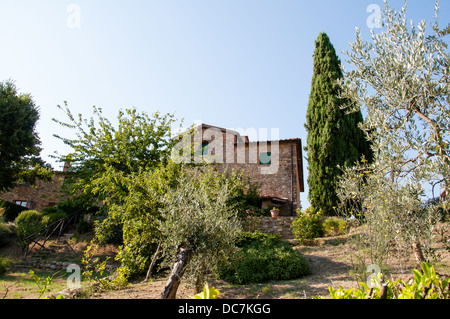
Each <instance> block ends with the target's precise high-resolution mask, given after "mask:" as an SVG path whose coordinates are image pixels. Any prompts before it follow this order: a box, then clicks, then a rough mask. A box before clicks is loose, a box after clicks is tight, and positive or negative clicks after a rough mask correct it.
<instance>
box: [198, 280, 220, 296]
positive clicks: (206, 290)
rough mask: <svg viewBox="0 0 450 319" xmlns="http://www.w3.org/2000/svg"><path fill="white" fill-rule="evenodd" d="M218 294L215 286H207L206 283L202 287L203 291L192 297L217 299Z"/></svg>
mask: <svg viewBox="0 0 450 319" xmlns="http://www.w3.org/2000/svg"><path fill="white" fill-rule="evenodd" d="M219 295H220V292H219V290H217V289H215V288H209V286H208V283H206V284H205V286H204V287H203V291H202V292H200V293H198V294H196V295H195V296H194V299H217V297H218V296H219Z"/></svg>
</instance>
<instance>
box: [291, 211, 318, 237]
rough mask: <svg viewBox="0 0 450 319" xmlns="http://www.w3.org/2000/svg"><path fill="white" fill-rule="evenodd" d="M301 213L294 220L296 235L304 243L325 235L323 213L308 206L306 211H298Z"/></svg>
mask: <svg viewBox="0 0 450 319" xmlns="http://www.w3.org/2000/svg"><path fill="white" fill-rule="evenodd" d="M297 212H298V213H299V215H298V216H297V217H296V218H295V219H294V220H293V222H292V230H293V232H294V237H295V238H296V239H297V240H298V241H299V242H300V244H304V243H306V242H308V240H311V239H314V238H318V237H322V236H323V231H324V228H323V223H322V213H321V212H315V211H314V210H313V209H311V208H307V209H306V210H305V212H301V211H300V210H298V211H297Z"/></svg>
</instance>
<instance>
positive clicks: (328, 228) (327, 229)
mask: <svg viewBox="0 0 450 319" xmlns="http://www.w3.org/2000/svg"><path fill="white" fill-rule="evenodd" d="M322 226H323V231H324V234H325V235H326V236H338V235H343V234H345V231H346V223H345V220H344V219H342V218H339V217H328V218H325V219H324V221H323V223H322Z"/></svg>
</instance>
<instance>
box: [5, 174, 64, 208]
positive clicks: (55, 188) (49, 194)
mask: <svg viewBox="0 0 450 319" xmlns="http://www.w3.org/2000/svg"><path fill="white" fill-rule="evenodd" d="M66 176H67V173H66V172H65V171H62V172H55V173H54V176H53V177H52V180H51V181H50V182H43V181H38V182H37V183H36V185H35V186H30V185H29V184H18V185H17V186H16V187H15V188H13V189H11V190H9V191H7V192H4V193H2V194H0V199H3V200H5V201H8V202H11V203H14V204H17V205H19V206H23V207H26V208H28V209H34V210H38V211H40V210H42V209H43V208H45V207H48V206H55V205H56V204H58V203H59V202H61V201H63V200H65V199H67V196H65V195H64V194H63V193H62V192H61V186H62V184H63V182H64V178H65V177H66Z"/></svg>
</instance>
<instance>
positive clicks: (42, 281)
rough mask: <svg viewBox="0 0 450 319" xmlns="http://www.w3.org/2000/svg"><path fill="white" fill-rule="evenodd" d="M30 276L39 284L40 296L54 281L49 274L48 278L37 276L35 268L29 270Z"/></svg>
mask: <svg viewBox="0 0 450 319" xmlns="http://www.w3.org/2000/svg"><path fill="white" fill-rule="evenodd" d="M29 274H30V276H31V277H32V278H33V280H34V282H35V283H36V285H37V286H38V291H39V298H41V297H42V296H43V295H44V294H45V293H46V292H47V291H49V290H50V289H49V286H50V283H51V282H52V278H51V277H49V276H47V277H46V278H41V277H39V276H37V275H36V274H35V273H34V271H33V270H30V272H29Z"/></svg>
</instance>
